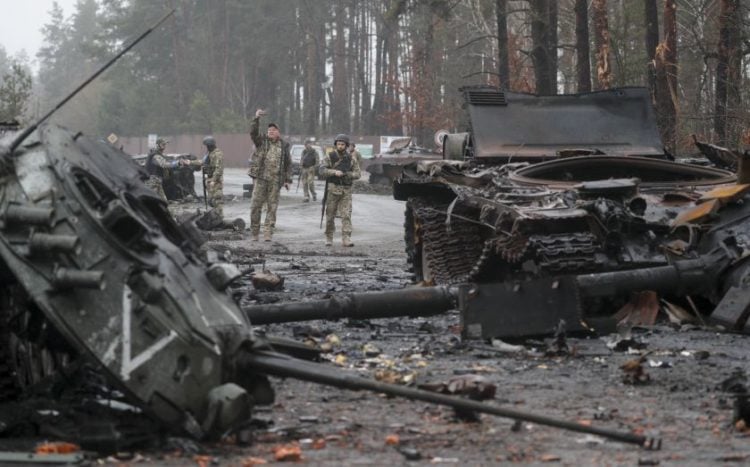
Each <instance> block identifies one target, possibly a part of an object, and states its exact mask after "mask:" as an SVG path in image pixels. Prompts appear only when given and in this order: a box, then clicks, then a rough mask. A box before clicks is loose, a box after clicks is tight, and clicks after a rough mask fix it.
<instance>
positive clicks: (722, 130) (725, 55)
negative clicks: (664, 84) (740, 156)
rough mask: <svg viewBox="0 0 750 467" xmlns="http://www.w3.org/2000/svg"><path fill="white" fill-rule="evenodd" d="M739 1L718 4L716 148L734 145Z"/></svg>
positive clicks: (737, 75)
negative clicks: (733, 116)
mask: <svg viewBox="0 0 750 467" xmlns="http://www.w3.org/2000/svg"><path fill="white" fill-rule="evenodd" d="M739 11H740V8H739V0H721V10H720V13H719V44H718V60H717V63H716V114H715V116H714V131H715V132H716V144H718V145H720V146H730V147H733V146H735V145H736V144H737V136H738V135H737V133H736V131H733V130H734V128H736V125H733V124H732V122H730V118H731V117H732V114H733V113H734V112H733V110H734V109H735V108H739V104H740V102H739V100H740V93H739V83H740V64H741V61H742V46H741V42H740V41H741V35H740V21H741V19H742V18H741V16H740V13H739Z"/></svg>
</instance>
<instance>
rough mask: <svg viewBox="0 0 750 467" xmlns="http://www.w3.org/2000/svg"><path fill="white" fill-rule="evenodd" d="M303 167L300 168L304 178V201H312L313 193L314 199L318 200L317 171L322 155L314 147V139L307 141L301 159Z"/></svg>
mask: <svg viewBox="0 0 750 467" xmlns="http://www.w3.org/2000/svg"><path fill="white" fill-rule="evenodd" d="M300 164H301V165H302V167H301V168H300V174H299V176H300V177H301V178H302V189H303V190H304V193H305V199H304V202H305V203H307V202H309V201H310V195H311V194H312V199H313V201H317V199H318V198H317V197H316V195H315V173H316V170H317V168H318V164H320V156H318V151H316V150H315V148H313V147H312V141H310V140H308V141H305V150H304V151H302V160H301V161H300Z"/></svg>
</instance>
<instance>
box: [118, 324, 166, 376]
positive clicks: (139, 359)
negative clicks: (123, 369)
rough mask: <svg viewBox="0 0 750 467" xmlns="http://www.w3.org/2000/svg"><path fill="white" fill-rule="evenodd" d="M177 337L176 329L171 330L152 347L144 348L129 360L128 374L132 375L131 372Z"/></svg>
mask: <svg viewBox="0 0 750 467" xmlns="http://www.w3.org/2000/svg"><path fill="white" fill-rule="evenodd" d="M175 339H177V333H176V332H175V331H169V334H167V335H166V336H165V337H162V338H161V339H159V340H158V341H156V342H154V343H153V344H152V345H151V347H149V348H147V349H146V350H144V351H143V352H142V353H141V354H140V355H138V356H137V357H135V358H134V359H133V360H132V361H130V362H128V366H127V372H128V376H130V373H132V372H133V371H134V370H135V369H136V368H138V367H139V366H141V365H143V364H144V363H146V362H147V361H149V360H151V358H153V356H154V355H156V354H157V353H159V351H161V350H162V349H163V348H164V347H166V346H168V345H169V343H170V342H172V341H173V340H175Z"/></svg>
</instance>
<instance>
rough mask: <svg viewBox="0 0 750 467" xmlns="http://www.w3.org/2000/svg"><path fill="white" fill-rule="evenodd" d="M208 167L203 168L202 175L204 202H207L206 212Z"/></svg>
mask: <svg viewBox="0 0 750 467" xmlns="http://www.w3.org/2000/svg"><path fill="white" fill-rule="evenodd" d="M206 168H207V167H206V166H203V167H201V175H202V176H203V200H204V201H205V202H206V211H208V195H207V194H206Z"/></svg>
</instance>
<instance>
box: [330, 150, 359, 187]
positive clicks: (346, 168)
mask: <svg viewBox="0 0 750 467" xmlns="http://www.w3.org/2000/svg"><path fill="white" fill-rule="evenodd" d="M328 157H329V159H331V164H332V166H331V169H333V170H340V171H342V172H344V174H345V175H346V174H348V173H349V172H351V171H352V166H353V164H352V156H350V155H349V154H346V155H344V157H343V158H342V157H341V156H340V155H339V153H338V151H334V152H332V153H330V154H329V155H328ZM327 181H328V183H333V184H336V185H343V186H351V185H352V183H353V182H354V181H353V180H352V177H351V176H348V177H346V176H345V177H334V176H330V177H328V179H327Z"/></svg>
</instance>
